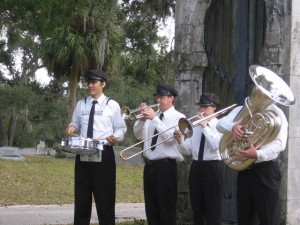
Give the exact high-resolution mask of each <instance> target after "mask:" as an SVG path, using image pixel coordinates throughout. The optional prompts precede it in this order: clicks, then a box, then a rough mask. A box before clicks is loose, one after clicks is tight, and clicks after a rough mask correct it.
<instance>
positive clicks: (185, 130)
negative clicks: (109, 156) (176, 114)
mask: <svg viewBox="0 0 300 225" xmlns="http://www.w3.org/2000/svg"><path fill="white" fill-rule="evenodd" d="M235 106H236V104H233V105H231V106H228V107H226V108H224V109H222V110H220V111H218V112H216V113H213V114H211V115H209V116H206V117H203V118H201V119H198V120H196V121H194V122H192V120H193V119H195V118H197V117H198V115H195V116H193V117H191V118H189V119H186V118H180V119H179V121H178V125H176V126H173V127H170V128H168V129H166V130H164V131H162V132H159V133H157V134H155V135H153V136H151V137H149V138H147V139H145V140H143V141H140V142H138V143H136V144H134V145H131V146H129V147H128V148H125V149H124V150H122V151H121V152H120V157H121V158H122V159H123V160H128V159H131V158H133V157H135V156H137V155H139V154H141V153H143V152H145V151H147V150H149V149H151V148H152V147H155V146H157V145H160V144H162V143H164V142H166V141H168V140H170V139H172V138H174V136H172V137H170V138H168V139H166V140H163V141H161V142H158V143H156V144H155V145H153V146H151V147H149V148H146V149H143V150H142V151H139V152H137V153H135V154H133V155H131V156H127V157H125V156H123V154H124V152H126V151H128V150H129V149H131V148H133V147H135V146H137V145H139V144H142V143H144V142H145V141H147V140H149V139H152V138H153V137H155V136H158V135H160V134H162V133H164V132H166V131H168V130H171V129H174V128H175V127H177V126H178V128H179V130H180V132H181V133H182V135H183V136H184V138H185V139H186V138H190V137H191V136H192V135H193V128H194V127H196V126H199V125H200V124H201V123H202V122H204V121H207V120H212V119H213V118H216V117H218V116H219V115H221V114H224V113H226V112H227V111H228V110H230V109H232V108H233V107H235Z"/></svg>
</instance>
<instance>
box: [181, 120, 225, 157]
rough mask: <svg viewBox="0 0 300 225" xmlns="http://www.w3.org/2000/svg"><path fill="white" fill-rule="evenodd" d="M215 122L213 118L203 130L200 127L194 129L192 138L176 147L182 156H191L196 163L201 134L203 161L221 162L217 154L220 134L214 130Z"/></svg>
mask: <svg viewBox="0 0 300 225" xmlns="http://www.w3.org/2000/svg"><path fill="white" fill-rule="evenodd" d="M217 122H218V119H216V118H214V119H212V120H210V121H209V123H208V124H209V126H207V127H205V128H202V127H201V126H196V127H194V128H193V136H192V137H191V138H188V139H186V140H185V141H184V142H182V144H179V145H178V149H179V151H180V152H181V153H182V154H184V155H191V154H192V157H193V160H197V161H198V154H199V148H200V141H201V136H202V133H203V134H204V135H205V145H204V153H203V160H204V161H207V160H221V156H220V154H219V142H220V139H221V136H222V134H221V133H219V132H218V131H217V129H216V124H217Z"/></svg>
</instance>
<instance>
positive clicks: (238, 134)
mask: <svg viewBox="0 0 300 225" xmlns="http://www.w3.org/2000/svg"><path fill="white" fill-rule="evenodd" d="M244 133H245V126H243V125H239V124H237V125H234V126H233V127H232V134H233V138H234V140H240V139H241V138H242V137H243V135H244Z"/></svg>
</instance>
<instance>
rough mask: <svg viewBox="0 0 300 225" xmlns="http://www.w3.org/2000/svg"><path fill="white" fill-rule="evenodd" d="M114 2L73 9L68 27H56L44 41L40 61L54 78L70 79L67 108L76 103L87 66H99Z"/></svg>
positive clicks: (114, 5)
mask: <svg viewBox="0 0 300 225" xmlns="http://www.w3.org/2000/svg"><path fill="white" fill-rule="evenodd" d="M116 6H117V2H116V1H115V0H113V1H111V0H110V1H105V0H101V1H99V0H98V1H97V0H92V1H89V3H88V5H86V7H85V8H84V9H80V10H76V11H75V13H74V16H73V18H72V22H71V24H70V25H69V26H66V27H60V28H57V29H55V31H54V33H53V36H52V37H50V38H47V39H45V40H44V41H43V45H42V46H43V57H42V58H43V62H44V64H45V65H46V68H47V69H48V71H49V72H50V73H51V74H53V75H54V77H55V78H63V77H65V78H67V79H68V81H69V106H70V107H69V108H70V113H71V112H73V110H74V108H75V105H76V101H77V99H76V94H77V86H78V82H79V80H80V77H81V76H82V75H83V74H84V73H85V71H87V70H88V69H96V68H102V67H103V64H104V58H105V51H106V50H107V46H108V45H107V43H108V40H107V31H108V29H109V26H110V24H111V23H113V20H112V19H111V18H112V17H113V15H114V12H115V8H116Z"/></svg>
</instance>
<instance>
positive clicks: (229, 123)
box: [217, 104, 288, 163]
mask: <svg viewBox="0 0 300 225" xmlns="http://www.w3.org/2000/svg"><path fill="white" fill-rule="evenodd" d="M241 108H242V106H238V107H236V108H234V109H233V110H232V111H231V112H230V113H229V114H228V115H227V116H225V117H223V118H221V119H220V120H219V122H218V124H217V129H218V131H219V132H221V133H227V132H231V131H232V128H233V126H234V125H236V123H235V122H233V120H234V118H235V117H236V115H237V114H238V113H239V111H240V110H241ZM267 110H271V111H273V112H275V113H276V114H277V115H278V116H279V118H280V119H281V129H280V131H279V133H278V135H277V136H276V137H275V138H274V140H273V141H271V142H270V143H268V144H265V145H262V146H261V147H260V148H259V149H258V151H257V160H256V161H255V163H259V162H263V161H269V160H272V159H276V158H277V157H278V155H279V153H280V152H281V151H283V150H284V149H285V147H286V142H287V134H288V129H287V128H288V122H287V119H286V117H285V115H284V113H283V112H282V110H281V109H280V108H278V107H277V106H276V105H275V104H272V105H270V106H269V107H268V108H267Z"/></svg>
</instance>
